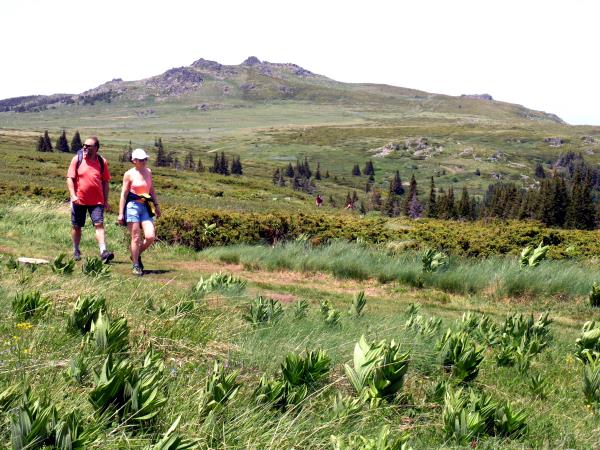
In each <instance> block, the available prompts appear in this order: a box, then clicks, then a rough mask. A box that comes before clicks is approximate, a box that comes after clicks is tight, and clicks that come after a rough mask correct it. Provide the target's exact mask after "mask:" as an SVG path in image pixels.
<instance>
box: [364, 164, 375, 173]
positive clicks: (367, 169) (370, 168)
mask: <svg viewBox="0 0 600 450" xmlns="http://www.w3.org/2000/svg"><path fill="white" fill-rule="evenodd" d="M363 174H364V175H375V167H374V166H373V162H372V161H367V162H366V163H365V168H364V169H363Z"/></svg>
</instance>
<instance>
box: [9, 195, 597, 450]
mask: <svg viewBox="0 0 600 450" xmlns="http://www.w3.org/2000/svg"><path fill="white" fill-rule="evenodd" d="M89 231H90V230H89V229H86V230H84V242H83V249H84V252H93V251H95V250H96V249H95V245H94V243H93V239H92V236H91V233H87V232H89ZM108 231H109V234H108V236H109V242H110V243H111V244H114V245H113V248H114V249H115V250H116V253H117V258H116V260H115V264H114V265H113V270H112V271H111V275H110V277H108V278H107V279H93V278H89V277H87V276H85V275H84V274H83V273H82V272H81V270H80V268H79V266H78V270H75V272H74V273H73V274H72V275H64V276H62V275H57V274H54V273H52V272H51V270H50V269H49V268H48V267H43V266H42V267H40V268H38V270H36V271H34V272H31V271H30V270H28V269H26V268H21V269H17V270H12V269H9V268H8V267H7V266H6V260H7V258H8V255H9V254H12V255H21V254H28V255H35V256H46V257H51V256H52V255H54V254H56V253H57V252H58V251H60V250H63V251H64V249H65V247H67V248H68V232H69V224H68V214H67V212H66V211H65V210H62V209H56V208H50V207H48V205H33V204H28V205H17V206H6V205H5V206H3V207H2V209H1V214H0V248H1V251H0V253H1V254H2V260H1V262H0V335H1V336H2V338H0V355H2V356H1V365H0V373H1V374H2V377H0V380H1V381H0V390H2V389H4V388H5V387H7V386H9V385H11V384H14V383H17V384H18V385H19V386H20V387H21V388H24V387H25V386H31V387H32V392H33V394H34V395H35V396H47V397H48V398H49V399H50V400H51V401H52V402H53V403H54V404H55V405H57V406H59V407H60V411H61V412H66V411H69V410H70V409H72V408H75V407H76V408H78V409H79V410H80V411H81V417H83V419H84V423H85V424H86V425H87V426H90V425H92V424H94V423H98V420H99V419H98V417H97V416H96V415H95V414H94V413H93V409H92V407H91V405H90V404H89V402H88V401H87V395H88V393H89V392H90V390H91V389H92V386H93V377H91V376H90V372H89V371H90V370H93V369H94V368H98V366H99V364H100V363H101V357H100V356H99V355H98V354H95V353H94V352H93V347H88V346H86V345H85V344H82V340H81V337H80V336H77V335H76V334H73V333H70V332H69V331H68V329H67V317H68V316H69V314H70V310H71V308H72V305H73V304H74V301H75V299H76V298H77V296H79V295H89V294H92V293H97V294H101V295H103V296H105V297H106V299H107V307H108V311H109V313H110V314H111V315H112V316H113V317H118V316H124V317H125V318H126V319H127V321H128V323H129V326H130V330H131V331H130V337H129V342H130V355H129V356H130V357H131V358H132V360H133V361H134V364H140V363H141V361H140V358H141V355H142V354H143V352H144V351H145V350H146V349H148V348H149V347H152V348H153V349H154V350H155V351H158V352H159V353H160V354H161V355H162V358H163V360H164V362H165V365H166V368H165V373H166V383H167V386H168V389H167V391H165V395H167V398H168V399H167V403H166V405H165V407H164V408H163V410H162V412H161V414H160V415H159V417H158V420H157V421H156V423H155V425H154V426H153V427H152V428H151V429H150V428H148V429H144V430H135V429H134V428H132V427H130V426H128V425H127V424H120V425H119V424H114V423H113V424H107V425H105V426H103V427H101V429H100V434H99V441H98V442H97V443H96V444H95V445H94V446H93V448H124V447H129V448H143V447H144V446H146V445H148V444H149V443H151V442H152V441H155V440H156V439H157V437H158V435H159V434H160V433H162V432H164V431H166V429H167V428H168V427H169V425H170V424H171V423H172V422H173V421H174V420H175V419H176V417H177V416H179V415H181V416H182V419H181V424H180V428H179V429H180V433H181V434H182V435H184V436H186V437H191V438H195V439H198V440H199V441H200V442H201V447H210V448H247V447H253V448H290V447H292V446H295V447H302V448H330V443H329V440H330V435H332V434H334V435H343V434H349V433H355V432H357V431H358V430H360V433H361V434H363V435H365V436H370V437H374V436H375V435H377V434H378V432H379V430H380V428H381V426H382V424H384V423H387V424H389V425H390V426H391V428H392V430H393V432H394V433H399V432H401V431H407V432H409V433H410V434H411V441H410V442H411V445H412V446H413V447H414V448H437V447H442V446H447V447H454V446H455V444H454V443H453V442H451V441H446V440H445V438H444V437H443V434H442V432H441V429H442V423H441V407H440V406H439V405H436V404H434V403H432V402H430V401H429V400H428V397H427V392H428V391H429V390H431V389H432V388H433V386H434V384H435V383H437V382H438V381H439V380H441V379H443V378H445V377H446V375H444V372H443V371H442V369H441V365H440V355H441V353H440V352H439V351H438V350H437V349H436V348H435V345H434V344H435V341H436V340H437V338H438V337H439V336H441V334H442V333H443V332H444V331H445V329H446V328H447V327H457V326H458V322H457V321H458V320H459V319H460V316H461V315H462V313H463V312H464V311H468V310H471V311H475V312H485V313H486V314H487V315H489V316H490V317H492V319H493V320H494V321H496V322H497V323H500V322H502V320H503V319H504V316H505V315H506V314H507V313H509V312H514V311H518V312H522V313H525V314H528V313H535V314H536V315H537V314H538V313H540V312H542V311H545V310H549V311H551V317H552V318H554V319H555V322H554V323H553V324H552V325H551V331H552V335H553V340H552V341H551V344H550V346H549V348H548V349H547V350H545V351H544V352H543V353H542V354H541V355H539V356H537V357H536V358H535V359H534V361H533V363H532V366H531V368H530V369H529V373H530V374H540V375H541V376H542V377H543V378H544V379H546V380H547V382H548V384H549V389H548V391H549V395H548V397H547V398H546V399H539V398H535V397H534V396H533V395H532V394H531V393H530V392H529V388H528V381H527V378H526V377H525V376H523V375H521V374H519V373H518V372H517V370H516V368H514V367H513V368H506V367H502V368H498V367H497V366H496V364H495V362H494V357H493V352H492V351H490V350H488V351H486V356H485V359H484V362H483V364H482V367H481V371H480V374H479V376H478V378H477V379H476V381H475V383H474V387H475V388H476V389H479V390H483V391H485V392H487V393H489V394H491V395H493V396H494V397H495V398H496V399H498V400H500V399H504V400H509V401H510V402H511V403H513V404H514V405H516V407H517V408H520V409H524V410H525V412H526V413H527V415H528V420H527V423H528V427H529V429H528V432H527V434H526V435H524V436H523V437H521V438H518V439H510V440H502V439H499V438H494V437H487V438H486V437H483V438H481V439H480V440H479V441H478V446H479V447H480V448H522V447H527V448H529V447H542V448H544V447H545V448H564V447H569V448H590V447H593V446H594V445H595V440H594V439H595V438H594V434H593V430H595V429H596V428H597V426H598V420H599V419H598V416H597V414H596V413H595V412H594V410H593V409H590V408H587V407H586V406H585V404H584V401H583V396H582V390H581V389H582V374H581V369H582V368H581V365H580V364H579V363H578V362H576V360H575V359H574V358H573V356H572V354H573V351H574V349H575V346H574V341H575V339H576V337H577V336H578V334H579V327H580V326H581V324H582V323H583V322H584V321H585V320H589V319H591V318H596V319H598V318H600V316H599V315H598V312H597V311H596V310H595V309H593V308H590V307H589V306H587V305H585V304H583V303H582V302H581V301H580V299H581V297H582V294H583V293H584V292H582V291H583V290H584V286H585V283H586V282H587V281H586V280H587V278H586V276H587V277H589V278H592V277H593V276H595V274H596V269H591V268H585V267H583V266H582V263H581V262H580V263H576V262H571V261H567V262H557V261H551V262H546V263H544V264H542V265H541V266H540V267H538V268H537V269H536V270H535V272H534V271H531V273H530V272H522V271H519V270H518V269H516V262H515V260H514V259H512V258H489V259H486V260H479V261H475V260H462V259H452V260H451V261H450V265H449V268H448V270H447V271H446V272H441V273H434V274H431V275H427V276H426V277H425V287H424V288H423V289H419V290H417V289H412V288H411V287H410V282H408V287H407V284H405V283H407V281H406V280H404V281H403V280H402V279H400V280H399V281H396V280H394V281H392V280H391V279H387V280H386V283H385V284H380V283H378V282H377V281H376V278H377V277H379V275H380V274H381V273H383V274H384V275H386V274H387V275H392V274H394V276H396V275H398V274H401V273H404V274H405V275H404V276H405V277H406V278H407V279H408V280H410V275H406V274H410V273H413V275H414V276H418V275H419V271H420V265H419V261H418V258H417V256H416V255H415V254H412V253H401V254H399V255H396V256H388V255H386V254H383V253H382V252H378V251H374V250H373V249H371V248H369V247H362V246H357V245H349V244H345V243H334V244H332V245H330V246H323V247H317V248H310V247H307V246H305V245H301V244H288V245H284V246H278V247H274V248H266V247H232V248H219V249H211V250H208V251H204V252H200V253H194V252H191V251H190V250H188V249H185V248H181V247H171V246H158V247H156V248H154V249H152V250H150V252H149V254H148V256H147V258H145V263H146V265H147V266H148V267H149V268H158V269H161V270H163V271H164V272H160V273H154V274H149V275H147V276H146V277H144V278H142V279H140V278H136V277H133V276H131V275H129V274H128V270H129V265H128V264H127V262H126V250H125V243H124V242H123V239H122V234H121V233H122V230H120V229H119V228H117V227H116V226H115V227H109V229H108ZM215 259H217V260H218V259H223V260H224V261H226V262H228V263H231V262H238V261H239V262H240V263H241V264H243V265H246V268H247V270H243V269H241V268H239V267H238V266H221V265H220V263H215V262H212V261H213V260H215ZM286 265H287V266H286ZM233 267H235V270H236V271H237V272H236V273H235V275H236V276H239V277H241V278H242V279H246V280H247V281H248V287H247V289H246V291H245V292H243V293H240V294H237V295H234V296H224V295H221V294H218V293H216V294H211V295H208V296H206V297H205V298H203V299H201V300H200V301H199V302H197V303H196V304H195V305H194V307H193V309H192V310H191V311H187V312H178V311H177V309H176V308H177V305H182V304H183V303H185V302H186V301H187V300H188V299H189V294H190V290H191V288H192V286H193V285H194V284H195V283H196V282H197V280H198V279H199V278H200V276H204V277H206V275H208V274H209V273H215V272H219V271H224V272H227V271H229V270H232V268H233ZM283 267H287V269H291V270H294V271H296V270H297V271H300V272H304V271H309V272H311V273H309V274H306V273H305V274H304V275H302V274H301V273H297V274H296V275H294V273H295V272H285V271H284V272H281V270H283ZM271 270H273V271H274V272H271ZM494 271H496V272H494ZM323 272H325V273H326V272H329V273H331V274H332V276H327V275H324V274H323ZM495 273H496V275H494V274H495ZM498 274H500V275H501V276H502V277H504V282H503V283H504V285H505V286H507V287H506V289H509V288H510V289H513V290H514V289H516V288H515V286H519V285H521V284H522V283H525V282H526V284H533V286H535V289H537V291H535V298H533V297H532V296H531V294H529V296H528V295H527V294H522V293H521V292H519V297H518V298H515V297H512V296H510V294H509V293H508V291H507V293H496V294H488V293H487V291H486V292H482V291H481V289H483V290H484V291H485V289H486V287H487V286H489V282H490V280H493V279H494V277H495V276H497V275H498ZM552 274H554V278H555V279H554V280H553V279H552V278H551V275H552ZM307 277H308V278H307ZM336 277H340V278H341V280H340V279H338V278H336ZM371 277H373V278H375V280H374V279H365V278H371ZM510 277H513V278H514V280H516V281H513V282H512V284H511V283H508V281H507V280H508V279H509V278H510ZM536 277H537V278H539V281H537V282H536V281H535V278H536ZM398 278H400V277H398ZM461 280H462V281H461ZM466 280H470V283H471V285H470V286H472V288H469V289H473V290H476V291H477V293H476V294H474V295H467V296H465V295H462V294H463V292H462V291H461V289H463V290H464V289H466V288H461V284H462V283H465V281H466ZM552 283H554V284H552ZM430 287H432V288H434V289H430ZM23 290H27V291H31V290H39V291H40V292H41V293H42V294H43V295H44V296H46V297H47V298H49V299H50V300H51V302H52V307H51V309H50V311H49V312H48V313H47V314H46V315H45V316H44V317H43V318H40V319H38V320H36V321H35V322H19V321H18V320H16V318H15V317H14V316H13V315H12V312H11V306H10V302H11V300H12V298H13V297H14V295H16V293H17V292H21V291H23ZM360 290H365V291H366V298H367V303H366V307H365V310H364V316H363V317H361V318H352V317H351V316H350V315H349V314H348V313H347V310H348V308H349V305H350V302H351V299H352V298H353V296H354V295H355V294H356V293H357V292H358V291H360ZM440 290H446V291H448V292H455V294H444V293H441V292H440ZM556 290H558V291H561V292H562V291H563V290H567V291H568V292H567V294H569V295H568V296H566V297H562V296H558V295H555V291H556ZM456 292H458V293H457V294H456ZM258 294H261V295H265V296H267V297H268V296H275V297H276V298H278V297H279V298H286V299H288V300H285V301H286V303H285V304H284V310H285V312H284V316H283V318H282V319H281V320H280V321H278V322H275V323H272V324H268V325H266V326H259V327H252V326H251V325H250V324H248V323H247V322H246V321H244V320H243V319H242V315H243V313H244V311H245V310H246V308H248V306H249V304H250V302H251V300H252V299H253V298H254V296H255V295H258ZM303 298H304V299H306V300H307V301H308V302H309V305H310V306H309V312H308V315H307V317H305V318H303V319H294V318H293V313H292V305H293V302H294V301H297V300H300V299H303ZM289 299H291V300H289ZM323 300H327V301H328V302H329V303H330V304H331V305H332V306H333V307H334V308H336V309H337V310H339V311H340V312H341V313H342V315H341V321H340V324H339V325H338V326H334V327H331V326H327V325H326V324H325V323H324V319H323V317H322V315H321V313H320V311H319V303H320V302H321V301H323ZM288 301H289V302H288ZM410 303H418V304H420V305H421V311H420V314H422V315H424V316H425V317H431V316H435V317H440V318H442V320H443V323H442V326H441V328H440V330H439V331H438V333H437V335H436V336H433V337H432V338H423V337H421V336H419V335H416V334H415V333H414V332H413V331H409V330H407V329H406V328H405V325H404V323H405V322H406V320H407V317H408V316H407V314H406V309H407V306H408V305H409V304H410ZM363 334H364V335H365V336H366V337H367V339H368V340H376V341H377V340H380V339H387V340H389V339H392V338H393V339H395V340H396V341H399V342H401V344H402V347H403V348H404V349H406V350H410V351H411V355H412V357H411V363H410V366H409V371H408V373H407V376H406V383H405V387H404V393H405V395H406V396H405V397H404V399H403V400H402V401H400V402H398V403H393V404H389V405H385V404H384V405H383V406H381V407H379V408H377V409H373V410H370V409H368V408H367V407H363V408H361V409H360V410H359V411H358V412H357V413H356V414H355V415H354V416H352V417H350V418H348V419H347V420H341V419H339V418H336V417H335V416H334V414H333V412H332V406H331V405H332V403H333V398H334V397H335V395H337V393H338V392H341V393H343V394H344V395H352V389H351V387H350V385H349V383H348V380H347V378H346V376H345V374H344V370H343V364H345V363H348V362H350V360H351V358H352V353H353V348H354V345H355V343H356V342H357V341H358V339H359V338H360V336H361V335H363ZM316 348H322V349H324V350H325V351H326V352H327V353H328V355H330V357H331V358H332V371H331V374H330V376H329V377H328V379H327V382H326V383H325V384H324V385H322V386H320V387H319V388H318V389H317V391H316V392H315V393H314V394H312V395H311V396H309V398H308V399H307V400H306V401H305V402H303V404H302V408H301V409H297V410H294V411H287V412H278V411H276V410H272V409H269V408H267V407H265V406H258V405H255V404H254V403H253V402H252V400H251V395H252V391H253V389H254V388H255V387H256V386H257V383H258V380H259V378H260V377H261V375H262V374H267V375H276V374H277V372H278V370H279V365H280V363H281V362H282V361H283V359H284V358H285V356H286V354H288V353H289V352H295V353H302V352H304V351H305V350H306V349H309V350H311V349H316ZM80 354H83V355H84V357H85V360H86V363H87V365H88V367H89V369H88V374H87V375H85V376H84V378H83V382H82V383H81V384H80V383H77V382H76V381H73V380H68V379H67V378H65V374H66V370H67V368H68V367H69V365H70V363H71V361H72V360H73V359H75V358H76V357H77V356H78V355H80ZM214 360H219V361H222V362H224V363H225V365H226V367H227V368H228V369H227V370H238V371H239V372H240V375H239V377H238V378H239V381H241V382H242V387H241V391H240V393H239V394H238V395H237V396H236V397H235V398H234V399H233V401H232V402H231V403H230V404H229V405H228V406H227V407H226V408H225V410H224V411H223V412H222V413H221V414H219V415H218V416H217V417H215V418H214V421H203V420H202V419H201V418H200V417H199V412H198V401H199V389H200V387H201V386H202V385H203V384H204V382H205V380H206V376H207V373H208V371H209V370H210V369H211V367H212V364H213V362H214ZM13 407H14V406H13ZM9 419H10V412H6V411H4V412H0V423H1V424H2V426H1V427H0V430H1V431H0V443H3V444H4V445H7V446H8V445H10V444H9V441H10V436H9V431H8V429H9V425H8V424H9Z"/></svg>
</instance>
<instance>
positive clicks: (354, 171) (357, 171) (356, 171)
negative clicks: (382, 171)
mask: <svg viewBox="0 0 600 450" xmlns="http://www.w3.org/2000/svg"><path fill="white" fill-rule="evenodd" d="M352 175H353V176H355V177H359V176H360V167H358V164H354V167H352Z"/></svg>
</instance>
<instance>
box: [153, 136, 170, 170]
mask: <svg viewBox="0 0 600 450" xmlns="http://www.w3.org/2000/svg"><path fill="white" fill-rule="evenodd" d="M156 149H157V151H156V163H155V164H154V165H155V166H156V167H166V166H167V165H168V161H167V154H166V152H165V148H164V147H163V144H162V140H161V139H160V138H158V140H157V141H156Z"/></svg>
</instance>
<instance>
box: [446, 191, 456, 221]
mask: <svg viewBox="0 0 600 450" xmlns="http://www.w3.org/2000/svg"><path fill="white" fill-rule="evenodd" d="M446 216H447V218H448V219H456V205H455V201H454V188H453V187H452V186H450V187H449V188H448V193H447V195H446Z"/></svg>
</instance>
